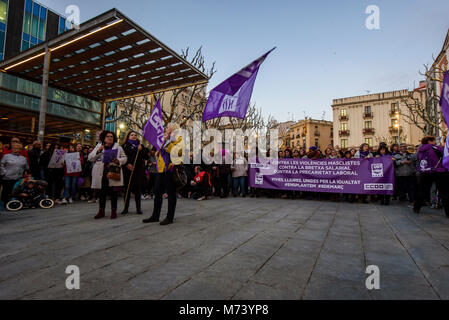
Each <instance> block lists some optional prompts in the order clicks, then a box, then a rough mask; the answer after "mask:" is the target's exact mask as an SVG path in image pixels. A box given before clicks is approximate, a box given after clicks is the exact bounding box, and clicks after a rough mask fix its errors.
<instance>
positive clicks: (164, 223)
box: [160, 218, 173, 226]
mask: <svg viewBox="0 0 449 320" xmlns="http://www.w3.org/2000/svg"><path fill="white" fill-rule="evenodd" d="M172 223H173V221H170V220H168V218H166V219H165V220H164V221H162V222H161V223H160V225H161V226H166V225H168V224H172Z"/></svg>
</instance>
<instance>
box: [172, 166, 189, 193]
mask: <svg viewBox="0 0 449 320" xmlns="http://www.w3.org/2000/svg"><path fill="white" fill-rule="evenodd" d="M187 180H188V179H187V173H186V168H185V167H184V165H182V164H180V165H176V166H174V167H173V183H174V184H175V188H176V191H179V190H181V189H182V188H184V187H185V186H186V185H187Z"/></svg>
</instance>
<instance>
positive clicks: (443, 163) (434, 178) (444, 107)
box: [413, 71, 449, 218]
mask: <svg viewBox="0 0 449 320" xmlns="http://www.w3.org/2000/svg"><path fill="white" fill-rule="evenodd" d="M440 106H441V112H442V113H443V116H444V120H445V122H446V124H448V121H449V71H446V72H445V73H444V79H443V88H442V90H441V98H440ZM417 170H418V171H419V175H418V184H417V185H418V193H417V196H416V200H415V203H414V205H413V211H414V212H415V213H419V211H420V209H421V207H422V205H423V202H424V198H425V197H426V195H427V194H429V192H430V188H431V186H432V183H433V182H435V184H436V186H437V190H438V194H439V195H440V197H441V200H442V203H443V208H444V212H445V214H446V216H447V217H448V218H449V172H448V170H449V141H448V139H447V137H446V141H445V143H444V149H443V148H442V147H441V146H437V145H436V139H435V137H425V138H423V139H422V141H421V147H420V148H419V150H418V164H417Z"/></svg>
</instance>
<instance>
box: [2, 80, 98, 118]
mask: <svg viewBox="0 0 449 320" xmlns="http://www.w3.org/2000/svg"><path fill="white" fill-rule="evenodd" d="M41 92H42V86H41V84H40V83H36V82H32V81H29V80H26V79H22V78H19V77H16V76H13V75H10V74H7V73H0V101H1V102H2V104H4V105H6V106H10V107H13V108H17V109H21V110H24V111H35V112H39V106H40V96H41ZM47 114H49V115H54V116H57V117H60V118H65V119H68V120H75V121H82V122H85V123H86V124H91V125H95V126H100V125H101V103H99V102H97V101H94V100H90V99H87V98H84V97H81V96H78V95H75V94H72V93H69V92H66V91H63V90H59V89H55V88H51V87H49V88H48V99H47Z"/></svg>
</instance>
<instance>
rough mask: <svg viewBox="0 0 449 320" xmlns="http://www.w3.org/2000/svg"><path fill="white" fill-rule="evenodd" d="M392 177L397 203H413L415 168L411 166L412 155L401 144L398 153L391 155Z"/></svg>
mask: <svg viewBox="0 0 449 320" xmlns="http://www.w3.org/2000/svg"><path fill="white" fill-rule="evenodd" d="M393 161H394V163H395V165H394V176H395V179H396V180H395V181H396V184H397V191H398V196H399V201H405V200H407V197H408V201H409V202H410V203H412V202H413V201H414V186H415V184H416V167H415V166H414V165H413V164H414V162H413V155H412V154H411V153H410V152H408V151H407V144H405V143H402V144H401V146H400V149H399V153H396V154H395V155H393Z"/></svg>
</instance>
